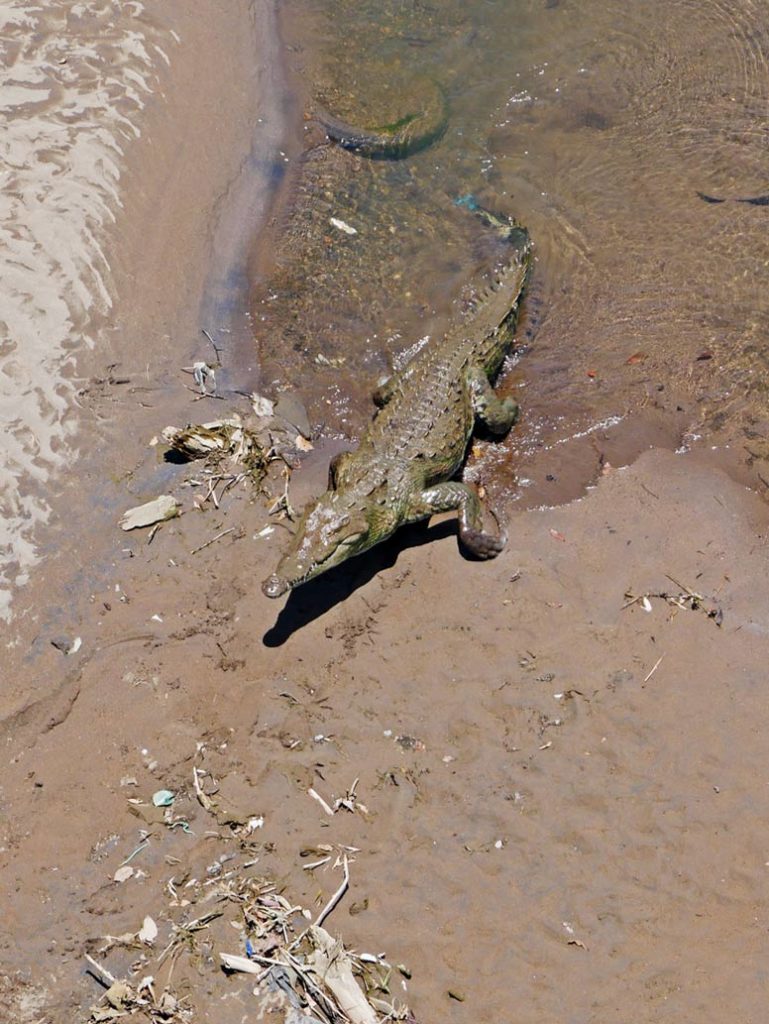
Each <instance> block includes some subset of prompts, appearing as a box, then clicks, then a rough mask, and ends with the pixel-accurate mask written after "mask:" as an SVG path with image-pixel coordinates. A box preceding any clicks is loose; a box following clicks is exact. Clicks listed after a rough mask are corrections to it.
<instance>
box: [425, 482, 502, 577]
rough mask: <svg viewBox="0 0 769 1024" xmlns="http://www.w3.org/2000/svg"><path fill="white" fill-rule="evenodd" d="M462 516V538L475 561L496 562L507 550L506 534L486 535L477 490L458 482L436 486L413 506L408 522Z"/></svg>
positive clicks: (460, 522)
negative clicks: (439, 515) (453, 514)
mask: <svg viewBox="0 0 769 1024" xmlns="http://www.w3.org/2000/svg"><path fill="white" fill-rule="evenodd" d="M455 509H456V510H457V512H458V513H459V537H460V540H461V541H462V544H463V545H464V546H465V547H466V548H467V550H468V551H469V552H470V553H471V554H473V555H475V557H476V558H494V557H496V555H498V554H499V552H500V551H501V550H502V549H503V548H504V546H505V544H506V543H507V537H506V536H505V534H504V533H499V534H493V533H487V532H486V531H485V530H484V529H483V510H482V507H481V501H480V498H479V497H478V494H477V492H476V491H475V489H474V488H472V487H469V486H468V485H467V484H463V483H460V482H459V481H457V480H451V481H449V482H448V483H445V484H436V485H435V486H434V487H428V488H427V489H426V490H424V491H422V492H421V493H420V494H419V495H418V496H417V498H416V500H415V501H414V502H413V503H412V505H411V507H410V509H409V512H408V519H409V520H410V521H412V522H416V521H417V520H419V519H426V518H427V516H431V515H435V514H436V513H438V512H453V511H454V510H455Z"/></svg>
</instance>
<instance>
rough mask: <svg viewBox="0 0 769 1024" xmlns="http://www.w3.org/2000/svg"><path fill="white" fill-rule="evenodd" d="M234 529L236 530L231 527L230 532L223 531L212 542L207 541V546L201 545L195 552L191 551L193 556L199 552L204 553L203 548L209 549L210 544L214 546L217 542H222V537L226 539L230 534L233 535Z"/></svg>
mask: <svg viewBox="0 0 769 1024" xmlns="http://www.w3.org/2000/svg"><path fill="white" fill-rule="evenodd" d="M234 529H235V527H234V526H231V527H230V528H229V529H228V530H222V532H221V533H217V535H216V536H215V537H212V538H211V539H210V540H207V541H206V542H205V544H201V545H200V546H199V547H197V548H195V549H194V550H193V551H190V554H191V555H196V554H197V553H198V551H202V550H203V548H207V547H208V546H209V545H210V544H213V543H214V542H215V541H217V540H220V539H221V538H222V537H226V536H227V534H228V533H232V531H233V530H234Z"/></svg>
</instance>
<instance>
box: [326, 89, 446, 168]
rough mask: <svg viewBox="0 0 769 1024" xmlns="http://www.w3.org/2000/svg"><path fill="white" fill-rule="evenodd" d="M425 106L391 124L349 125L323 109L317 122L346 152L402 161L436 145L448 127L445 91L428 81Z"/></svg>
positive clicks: (377, 158)
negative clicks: (373, 125)
mask: <svg viewBox="0 0 769 1024" xmlns="http://www.w3.org/2000/svg"><path fill="white" fill-rule="evenodd" d="M424 85H425V98H424V103H423V105H422V106H421V107H420V108H419V109H418V110H415V111H411V112H408V113H406V114H404V115H403V116H402V117H399V118H398V119H397V120H396V121H394V122H392V124H385V125H381V126H379V127H373V128H363V127H356V126H354V125H352V124H349V123H348V122H347V121H344V120H342V119H341V118H338V117H336V116H334V114H332V113H330V112H329V111H327V110H324V109H323V108H322V107H321V108H319V109H318V112H317V118H318V120H319V121H320V123H321V124H322V125H323V128H324V129H325V131H326V134H327V135H328V137H329V138H330V139H332V140H333V141H334V142H337V143H339V145H340V146H342V147H343V148H344V149H349V150H351V151H352V152H354V153H359V154H360V155H361V156H366V157H369V158H370V159H372V160H402V159H403V158H404V157H407V156H412V155H413V154H414V153H418V152H420V150H423V149H427V147H428V146H431V145H432V144H433V143H434V142H437V141H438V139H440V138H441V136H442V135H443V133H444V132H445V131H446V126H447V125H448V103H447V101H446V96H445V93H444V92H443V89H441V87H440V86H439V85H438V84H437V82H433V81H432V80H426V81H425V83H424Z"/></svg>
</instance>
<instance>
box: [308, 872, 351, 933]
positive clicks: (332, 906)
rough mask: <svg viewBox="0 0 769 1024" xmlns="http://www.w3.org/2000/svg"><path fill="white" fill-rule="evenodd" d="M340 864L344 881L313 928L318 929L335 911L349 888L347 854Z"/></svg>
mask: <svg viewBox="0 0 769 1024" xmlns="http://www.w3.org/2000/svg"><path fill="white" fill-rule="evenodd" d="M342 864H343V868H344V879H343V880H342V884H341V885H340V886H339V888H338V889H337V891H336V892H335V893H334V895H333V896H332V897H331V899H330V900H329V901H328V903H327V904H326V905H325V907H324V908H323V910H321V912H320V913H319V914H318V919H317V921H316V922H315V927H316V928H320V926H321V925H322V924H323V922H324V921H325V920H326V918H327V917H328V915H329V914H330V913H331V911H332V910H334V909H335V907H336V906H337V904H338V903H339V901H340V900H341V899H342V897H343V896H344V894H345V893H346V892H347V890H348V889H349V888H350V867H349V864H348V863H347V854H345V855H344V858H343V861H342Z"/></svg>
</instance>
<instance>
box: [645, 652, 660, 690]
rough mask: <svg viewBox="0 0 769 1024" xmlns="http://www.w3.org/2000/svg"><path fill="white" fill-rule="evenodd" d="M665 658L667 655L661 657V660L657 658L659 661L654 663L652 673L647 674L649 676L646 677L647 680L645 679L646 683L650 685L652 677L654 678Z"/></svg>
mask: <svg viewBox="0 0 769 1024" xmlns="http://www.w3.org/2000/svg"><path fill="white" fill-rule="evenodd" d="M664 657H665V655H664V654H661V655H660V656H659V658H657V660H656V661H655V662H654V666H653V668H652V669H651V671H650V672H648V673H647V675H646V676H645V678H644V682H645V683H648V682H649V680H650V679H651V677H652V676H653V675H654V673H655V672H656V671H657V669H658V668H659V667H660V664H661V662H662V659H663V658H664Z"/></svg>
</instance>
